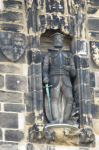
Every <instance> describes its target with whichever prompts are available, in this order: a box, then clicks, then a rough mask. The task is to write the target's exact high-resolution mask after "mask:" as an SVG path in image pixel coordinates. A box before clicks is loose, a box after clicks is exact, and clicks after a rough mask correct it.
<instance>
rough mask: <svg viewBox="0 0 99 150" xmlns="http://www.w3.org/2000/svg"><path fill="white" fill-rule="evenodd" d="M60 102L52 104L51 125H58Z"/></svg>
mask: <svg viewBox="0 0 99 150" xmlns="http://www.w3.org/2000/svg"><path fill="white" fill-rule="evenodd" d="M58 122H59V118H58V102H52V122H51V123H58Z"/></svg>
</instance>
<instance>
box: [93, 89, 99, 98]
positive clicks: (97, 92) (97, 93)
mask: <svg viewBox="0 0 99 150" xmlns="http://www.w3.org/2000/svg"><path fill="white" fill-rule="evenodd" d="M94 95H95V97H99V89H94Z"/></svg>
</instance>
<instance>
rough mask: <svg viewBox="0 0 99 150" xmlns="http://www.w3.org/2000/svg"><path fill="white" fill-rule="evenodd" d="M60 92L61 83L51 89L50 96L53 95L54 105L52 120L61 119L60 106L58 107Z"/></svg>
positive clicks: (52, 103) (52, 104)
mask: <svg viewBox="0 0 99 150" xmlns="http://www.w3.org/2000/svg"><path fill="white" fill-rule="evenodd" d="M59 93H60V85H58V86H57V87H55V88H51V89H50V97H51V106H52V118H53V119H52V120H53V121H55V122H58V121H59V113H58V112H59V108H58V100H59Z"/></svg>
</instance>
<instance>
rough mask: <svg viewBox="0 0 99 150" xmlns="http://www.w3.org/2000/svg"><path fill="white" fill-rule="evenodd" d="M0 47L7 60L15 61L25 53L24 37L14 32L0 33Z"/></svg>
mask: <svg viewBox="0 0 99 150" xmlns="http://www.w3.org/2000/svg"><path fill="white" fill-rule="evenodd" d="M2 37H3V38H2ZM0 47H1V51H2V52H3V54H4V55H5V56H6V57H7V58H8V59H9V60H11V61H16V60H18V59H19V58H20V57H21V56H22V55H23V53H24V51H25V35H24V34H21V33H14V32H0Z"/></svg>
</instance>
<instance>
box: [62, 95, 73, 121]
mask: <svg viewBox="0 0 99 150" xmlns="http://www.w3.org/2000/svg"><path fill="white" fill-rule="evenodd" d="M66 100H67V104H66V108H65V111H64V122H65V121H66V120H68V119H69V117H70V114H71V111H72V104H73V98H68V99H66Z"/></svg>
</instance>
